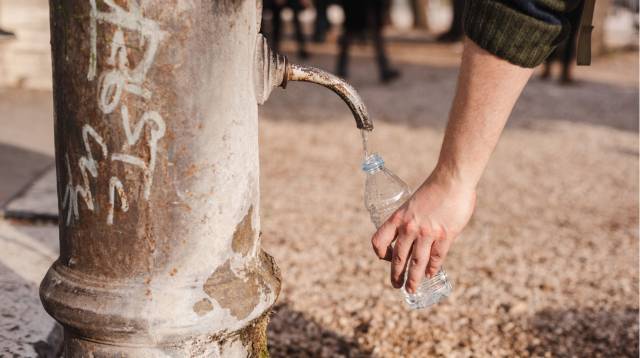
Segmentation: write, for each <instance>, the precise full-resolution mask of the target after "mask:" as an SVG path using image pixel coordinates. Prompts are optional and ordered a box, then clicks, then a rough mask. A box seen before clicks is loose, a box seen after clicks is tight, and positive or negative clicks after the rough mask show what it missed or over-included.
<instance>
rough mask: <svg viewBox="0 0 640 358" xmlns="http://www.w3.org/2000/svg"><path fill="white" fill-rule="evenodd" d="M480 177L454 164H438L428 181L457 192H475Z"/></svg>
mask: <svg viewBox="0 0 640 358" xmlns="http://www.w3.org/2000/svg"><path fill="white" fill-rule="evenodd" d="M478 180H479V177H478V176H477V175H474V174H473V173H469V172H468V171H465V170H462V169H461V168H459V167H458V166H456V165H453V164H452V163H446V162H438V164H437V165H436V167H435V169H434V170H433V172H432V173H431V175H430V176H429V179H427V181H429V182H433V183H434V184H438V185H440V186H444V187H447V188H449V189H452V190H456V191H466V192H475V191H476V187H477V185H478Z"/></svg>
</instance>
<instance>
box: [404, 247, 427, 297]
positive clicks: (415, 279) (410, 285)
mask: <svg viewBox="0 0 640 358" xmlns="http://www.w3.org/2000/svg"><path fill="white" fill-rule="evenodd" d="M431 241H432V240H431V239H430V238H429V237H428V236H427V235H420V236H418V238H417V239H416V241H414V243H413V250H411V260H409V275H408V278H407V282H406V284H405V288H406V289H407V291H408V292H409V293H415V292H416V290H417V289H418V286H419V285H420V283H421V282H422V279H424V275H425V270H426V268H427V263H428V262H429V253H430V251H431Z"/></svg>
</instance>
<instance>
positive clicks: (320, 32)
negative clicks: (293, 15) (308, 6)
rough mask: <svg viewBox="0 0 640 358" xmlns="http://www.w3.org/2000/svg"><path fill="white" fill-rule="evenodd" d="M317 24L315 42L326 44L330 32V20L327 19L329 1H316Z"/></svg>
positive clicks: (314, 32)
mask: <svg viewBox="0 0 640 358" xmlns="http://www.w3.org/2000/svg"><path fill="white" fill-rule="evenodd" d="M314 5H315V7H316V22H315V24H314V31H313V41H314V42H318V43H322V42H324V40H325V38H326V36H327V31H328V30H329V18H328V17H327V8H328V7H329V4H328V0H316V1H315V4H314Z"/></svg>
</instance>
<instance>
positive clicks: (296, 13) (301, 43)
mask: <svg viewBox="0 0 640 358" xmlns="http://www.w3.org/2000/svg"><path fill="white" fill-rule="evenodd" d="M288 4H289V7H291V10H293V27H294V30H295V32H296V42H297V43H298V57H300V58H301V59H307V58H309V53H308V52H307V49H306V47H305V38H304V32H303V30H302V23H300V12H301V11H302V10H303V6H302V4H301V3H300V0H289V3H288Z"/></svg>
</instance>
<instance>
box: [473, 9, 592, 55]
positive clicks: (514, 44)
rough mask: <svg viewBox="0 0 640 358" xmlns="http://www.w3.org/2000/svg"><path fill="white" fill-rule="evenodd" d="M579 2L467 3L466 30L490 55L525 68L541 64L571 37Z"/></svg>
mask: <svg viewBox="0 0 640 358" xmlns="http://www.w3.org/2000/svg"><path fill="white" fill-rule="evenodd" d="M580 3H581V1H579V0H512V1H508V0H503V1H501V0H466V1H465V15H464V30H465V34H466V35H467V37H469V38H470V39H471V40H472V41H473V42H475V43H476V44H478V46H480V47H482V48H483V49H485V50H487V51H488V52H490V53H492V54H494V55H496V56H498V57H500V58H503V59H505V60H507V61H509V62H511V63H513V64H515V65H518V66H522V67H535V66H537V65H539V64H540V63H542V61H544V60H545V59H546V58H547V56H549V54H550V53H551V52H552V51H553V50H554V49H555V47H556V45H557V44H558V43H559V42H560V40H562V38H563V37H564V35H565V34H566V33H568V29H567V28H566V27H567V26H569V25H568V21H566V19H565V18H564V15H565V14H566V13H567V12H568V11H570V10H573V9H575V8H576V6H579V5H580Z"/></svg>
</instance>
